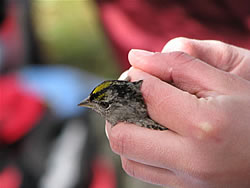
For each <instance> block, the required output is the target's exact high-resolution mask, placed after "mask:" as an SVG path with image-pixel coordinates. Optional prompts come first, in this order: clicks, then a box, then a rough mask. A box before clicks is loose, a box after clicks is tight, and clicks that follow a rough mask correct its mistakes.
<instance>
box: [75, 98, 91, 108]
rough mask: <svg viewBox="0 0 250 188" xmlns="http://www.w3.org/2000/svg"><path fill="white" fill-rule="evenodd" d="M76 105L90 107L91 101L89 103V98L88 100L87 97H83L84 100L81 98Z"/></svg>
mask: <svg viewBox="0 0 250 188" xmlns="http://www.w3.org/2000/svg"><path fill="white" fill-rule="evenodd" d="M78 106H83V107H88V108H92V107H93V105H92V103H91V102H90V100H89V97H88V98H86V99H84V100H82V101H81V102H80V103H79V104H78Z"/></svg>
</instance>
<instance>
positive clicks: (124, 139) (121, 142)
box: [109, 130, 130, 155]
mask: <svg viewBox="0 0 250 188" xmlns="http://www.w3.org/2000/svg"><path fill="white" fill-rule="evenodd" d="M109 141H110V147H111V149H112V151H114V152H115V153H118V154H120V155H123V154H125V153H126V151H127V149H128V145H129V143H130V136H129V135H128V134H126V132H122V131H121V130H115V131H112V133H111V135H110V138H109Z"/></svg>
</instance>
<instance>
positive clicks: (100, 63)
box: [32, 0, 118, 78]
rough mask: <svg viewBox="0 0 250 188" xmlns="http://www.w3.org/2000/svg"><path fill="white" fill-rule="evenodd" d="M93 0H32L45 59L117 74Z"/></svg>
mask: <svg viewBox="0 0 250 188" xmlns="http://www.w3.org/2000/svg"><path fill="white" fill-rule="evenodd" d="M97 11H98V10H97V7H96V5H95V3H94V2H93V1H92V0H33V2H32V17H33V22H34V25H35V31H36V34H37V36H38V39H39V42H40V44H41V47H42V51H43V52H44V55H45V60H46V61H47V62H48V63H57V64H59V63H60V64H69V65H72V66H76V67H79V68H81V69H84V70H87V71H90V72H93V73H96V74H98V75H101V76H105V77H110V78H116V77H117V76H118V66H117V64H116V63H115V61H114V58H113V56H112V55H113V54H112V51H111V48H110V46H109V44H108V40H107V39H106V38H105V36H104V33H103V30H102V28H101V25H100V22H99V18H98V12H97Z"/></svg>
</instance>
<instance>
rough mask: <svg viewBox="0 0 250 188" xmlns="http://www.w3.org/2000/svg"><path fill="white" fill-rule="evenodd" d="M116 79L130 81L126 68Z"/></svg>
mask: <svg viewBox="0 0 250 188" xmlns="http://www.w3.org/2000/svg"><path fill="white" fill-rule="evenodd" d="M118 80H125V81H130V78H129V76H128V70H126V71H125V72H123V73H122V74H121V76H120V77H119V78H118Z"/></svg>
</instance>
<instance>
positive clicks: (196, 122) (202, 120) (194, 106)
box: [129, 68, 224, 137]
mask: <svg viewBox="0 0 250 188" xmlns="http://www.w3.org/2000/svg"><path fill="white" fill-rule="evenodd" d="M129 77H131V79H132V81H135V80H143V83H142V87H141V91H142V94H143V97H144V100H145V102H146V104H147V109H148V113H149V116H150V117H151V118H152V119H153V120H155V121H156V122H158V123H159V124H161V125H163V126H166V127H168V128H169V129H170V130H172V131H174V132H176V133H177V134H180V135H183V136H194V137H198V136H201V135H211V134H213V133H214V131H215V130H214V129H212V127H211V126H209V125H215V124H218V122H217V119H216V118H218V119H220V118H222V119H223V118H224V117H220V115H222V113H221V112H220V110H221V109H220V108H217V106H216V105H214V101H213V100H210V99H203V98H197V97H196V96H195V95H191V94H190V93H188V92H185V91H182V90H180V89H178V88H176V87H174V86H172V85H170V84H168V83H166V82H164V81H162V80H160V79H158V78H156V77H154V76H152V75H150V74H148V73H146V72H143V71H141V70H139V69H136V68H133V69H130V71H129Z"/></svg>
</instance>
